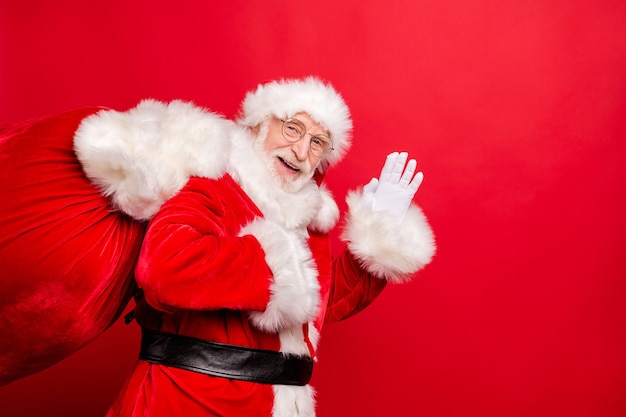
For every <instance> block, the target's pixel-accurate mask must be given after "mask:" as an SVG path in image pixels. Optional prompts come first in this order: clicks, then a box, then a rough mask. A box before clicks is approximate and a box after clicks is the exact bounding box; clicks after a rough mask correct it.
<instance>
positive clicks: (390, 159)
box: [380, 152, 398, 182]
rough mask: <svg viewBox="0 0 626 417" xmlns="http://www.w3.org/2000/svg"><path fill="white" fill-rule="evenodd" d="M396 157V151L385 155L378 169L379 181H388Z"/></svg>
mask: <svg viewBox="0 0 626 417" xmlns="http://www.w3.org/2000/svg"><path fill="white" fill-rule="evenodd" d="M397 159H398V152H392V153H390V154H389V155H387V159H385V165H383V169H382V170H381V171H380V182H389V178H390V177H391V173H392V171H393V168H394V167H395V165H396V160H397Z"/></svg>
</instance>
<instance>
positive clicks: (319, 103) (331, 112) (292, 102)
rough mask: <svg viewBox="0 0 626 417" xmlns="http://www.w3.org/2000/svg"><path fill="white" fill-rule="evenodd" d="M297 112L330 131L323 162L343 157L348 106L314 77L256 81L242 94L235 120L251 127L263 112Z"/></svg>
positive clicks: (281, 114)
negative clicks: (330, 143)
mask: <svg viewBox="0 0 626 417" xmlns="http://www.w3.org/2000/svg"><path fill="white" fill-rule="evenodd" d="M300 112H303V113H307V114H308V115H309V116H311V118H312V119H313V120H315V121H316V122H317V123H319V124H320V125H321V126H322V127H323V128H324V129H326V130H327V131H328V133H329V134H330V138H331V139H332V141H333V151H332V152H330V154H328V156H327V157H326V163H327V164H329V165H332V164H334V163H336V162H337V161H339V160H340V159H341V158H343V156H344V155H345V154H346V152H347V151H348V149H349V148H350V141H351V133H352V120H351V118H350V110H349V109H348V106H347V105H346V103H345V102H344V100H343V98H342V97H341V95H340V94H339V93H337V91H335V89H334V88H333V87H332V86H331V85H330V84H328V83H324V82H323V81H321V80H320V79H319V78H317V77H313V76H311V77H307V78H304V79H283V80H280V81H272V82H269V83H266V84H260V85H259V86H258V87H257V89H256V90H255V91H250V92H249V93H248V94H247V95H246V97H245V99H244V101H243V103H242V105H241V115H240V117H239V120H238V123H240V124H242V125H244V126H250V127H253V126H257V125H258V124H259V123H261V122H262V121H263V120H264V119H265V118H266V117H267V116H275V117H279V118H289V117H292V116H293V115H295V114H296V113H300Z"/></svg>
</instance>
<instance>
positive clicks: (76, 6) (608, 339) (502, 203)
mask: <svg viewBox="0 0 626 417" xmlns="http://www.w3.org/2000/svg"><path fill="white" fill-rule="evenodd" d="M55 3H58V4H55ZM308 74H317V75H319V76H321V77H323V78H325V79H327V80H329V81H331V82H332V83H333V84H334V85H335V87H336V88H337V89H338V90H339V91H341V92H342V94H343V95H344V97H345V99H346V101H347V102H348V104H349V106H350V107H351V109H352V112H353V115H354V124H355V141H354V147H353V150H352V152H351V153H350V154H349V155H348V157H347V158H346V159H345V160H344V161H343V162H342V163H341V164H340V165H339V166H338V167H337V168H335V169H333V170H331V171H330V172H329V175H328V176H327V178H328V182H329V184H330V187H331V189H332V190H333V192H334V194H335V195H336V196H337V197H338V200H340V201H341V204H342V207H345V204H344V203H343V197H344V195H345V192H346V190H347V189H348V188H354V187H356V186H358V185H361V184H364V183H365V182H367V181H368V180H369V178H370V177H371V176H373V175H376V174H377V173H378V171H379V169H380V166H381V164H382V161H383V159H384V156H385V155H386V153H388V152H390V151H394V150H408V151H409V152H410V154H411V155H412V156H414V157H416V158H417V159H418V160H419V164H420V166H421V169H422V170H423V171H424V173H425V177H426V178H425V181H424V184H423V186H422V188H421V189H420V191H419V192H418V195H417V201H418V203H419V204H420V205H421V206H422V207H423V209H424V211H425V212H426V214H427V215H428V217H429V219H430V221H431V224H432V226H433V228H434V230H435V233H436V235H437V241H438V253H437V256H436V258H435V260H434V262H433V263H432V264H431V265H430V266H428V267H427V268H426V269H425V270H424V271H423V272H422V273H421V274H420V275H419V277H418V278H417V279H416V280H415V281H413V282H412V283H409V284H406V285H402V286H397V287H393V288H389V289H388V290H387V291H386V292H385V293H384V294H383V296H382V297H381V298H379V300H377V301H376V302H375V303H374V304H373V305H372V306H371V307H370V308H369V309H368V310H367V311H365V312H363V313H362V314H360V315H359V316H357V317H354V318H353V319H350V320H348V321H346V322H343V323H340V324H337V325H333V326H328V327H327V328H326V329H325V333H324V334H323V338H322V343H321V348H320V363H319V366H318V367H317V368H316V371H315V375H314V384H315V385H316V387H317V390H318V402H319V405H318V414H319V415H320V416H336V415H348V416H387V415H416V416H428V417H438V416H481V417H491V416H493V417H496V416H498V417H501V416H550V417H553V416H568V417H576V416H594V417H596V416H606V417H608V416H624V415H626V307H625V306H624V298H625V296H626V282H625V280H624V278H625V277H626V256H625V255H626V251H625V246H626V245H625V244H624V242H623V236H624V234H625V232H626V221H625V216H624V213H625V212H626V210H625V209H626V197H625V190H626V187H625V185H626V169H625V166H624V165H625V162H626V144H625V139H626V137H625V134H624V131H625V127H626V76H625V75H626V3H625V2H623V1H619V0H616V1H608V0H595V1H583V0H563V1H557V0H528V1H512V0H511V1H501V0H491V1H489V0H483V1H473V2H469V1H463V0H427V1H412V0H411V1H409V0H406V1H393V2H390V1H387V2H380V1H377V2H374V1H366V0H365V1H364V0H360V1H357V0H354V1H336V0H319V1H316V2H314V3H313V2H311V3H309V4H305V3H304V2H302V3H299V2H288V1H244V0H231V1H202V0H197V1H185V0H180V1H176V2H170V1H154V0H152V1H147V0H134V1H126V0H112V1H107V2H85V1H77V0H72V1H63V2H49V1H34V0H2V1H1V2H0V123H4V122H13V121H18V120H21V119H26V118H30V117H36V116H42V115H46V114H52V113H56V112H60V111H64V110H68V109H71V108H75V107H78V106H83V105H104V106H110V107H114V108H117V109H120V110H124V109H127V108H129V107H131V106H133V105H135V104H136V103H137V102H138V101H139V100H140V99H142V98H146V97H154V98H157V99H161V100H170V99H175V98H180V99H185V100H193V101H194V102H196V103H197V104H199V105H202V106H205V107H209V108H211V109H212V110H215V111H217V112H220V113H223V114H225V115H226V116H228V117H233V116H234V115H235V114H236V111H237V109H238V105H239V103H240V101H241V99H242V98H243V95H244V93H245V92H246V91H247V90H249V89H251V88H254V87H255V86H256V84H257V83H259V82H264V81H268V80H271V79H276V78H281V77H294V76H296V77H298V76H304V75H308ZM60 330H62V329H60ZM25 331H28V329H25ZM137 343H138V332H137V328H136V326H135V325H131V326H125V325H124V324H122V323H117V324H116V325H114V327H113V328H112V329H110V330H109V331H107V332H106V333H105V334H104V335H103V336H102V337H101V338H99V339H98V340H96V341H95V342H94V343H92V344H91V345H89V346H87V347H86V348H85V349H83V350H82V351H80V352H78V353H77V354H76V355H74V356H72V357H70V358H69V359H67V360H65V361H63V362H62V363H60V364H58V365H56V366H54V367H52V368H51V369H49V370H47V371H44V372H42V373H40V374H37V375H34V376H31V377H28V378H26V379H23V380H20V381H17V382H15V383H13V384H11V385H8V386H5V387H3V388H0V414H1V415H2V416H4V417H9V416H11V417H12V416H39V415H48V416H50V415H54V416H56V415H63V416H98V415H103V414H104V412H105V410H106V408H107V406H108V404H109V403H110V402H111V400H112V398H113V397H114V395H115V394H116V393H117V391H118V390H119V388H120V385H121V384H122V382H123V380H124V378H125V376H126V374H127V372H128V371H129V370H130V367H131V364H132V363H133V361H134V358H135V356H136V353H137Z"/></svg>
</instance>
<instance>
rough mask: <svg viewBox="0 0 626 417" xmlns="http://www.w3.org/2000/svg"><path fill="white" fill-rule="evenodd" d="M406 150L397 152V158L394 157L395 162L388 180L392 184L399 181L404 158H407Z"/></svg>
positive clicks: (404, 162)
mask: <svg viewBox="0 0 626 417" xmlns="http://www.w3.org/2000/svg"><path fill="white" fill-rule="evenodd" d="M408 156H409V154H408V152H400V153H399V154H398V158H397V159H396V164H395V165H394V166H393V169H392V171H391V177H390V178H389V182H390V183H392V184H397V183H398V181H400V177H401V176H402V171H404V165H405V164H406V159H407V158H408Z"/></svg>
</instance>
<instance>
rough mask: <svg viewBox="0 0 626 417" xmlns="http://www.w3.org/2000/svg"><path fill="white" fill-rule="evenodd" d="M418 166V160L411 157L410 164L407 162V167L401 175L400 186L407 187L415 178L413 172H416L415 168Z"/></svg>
mask: <svg viewBox="0 0 626 417" xmlns="http://www.w3.org/2000/svg"><path fill="white" fill-rule="evenodd" d="M416 167H417V161H416V160H415V159H411V160H410V161H409V163H408V164H406V168H405V169H404V172H403V173H402V177H400V183H399V184H400V186H402V188H407V186H408V185H409V183H410V182H411V180H412V179H413V174H415V168H416Z"/></svg>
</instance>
